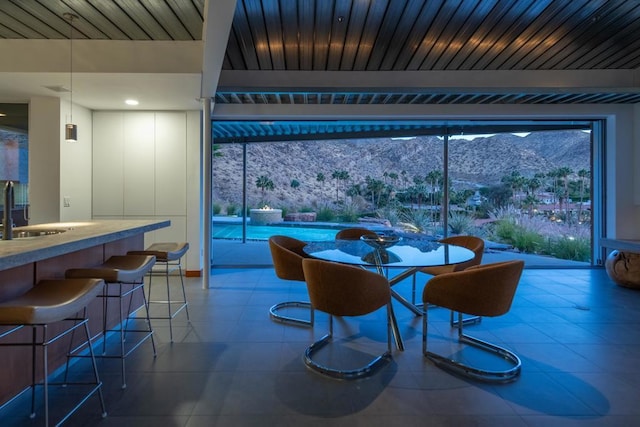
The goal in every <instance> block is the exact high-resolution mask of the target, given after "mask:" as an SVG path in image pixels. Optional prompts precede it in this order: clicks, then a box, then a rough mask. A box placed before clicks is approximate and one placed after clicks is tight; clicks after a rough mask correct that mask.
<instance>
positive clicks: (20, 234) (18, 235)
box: [0, 230, 67, 239]
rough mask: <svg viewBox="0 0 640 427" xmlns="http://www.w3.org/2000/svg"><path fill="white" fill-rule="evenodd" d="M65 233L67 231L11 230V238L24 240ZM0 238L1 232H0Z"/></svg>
mask: <svg viewBox="0 0 640 427" xmlns="http://www.w3.org/2000/svg"><path fill="white" fill-rule="evenodd" d="M65 231H67V230H13V232H12V236H13V238H14V239H24V238H27V237H41V236H51V235H54V234H60V233H64V232H65ZM0 236H2V231H0Z"/></svg>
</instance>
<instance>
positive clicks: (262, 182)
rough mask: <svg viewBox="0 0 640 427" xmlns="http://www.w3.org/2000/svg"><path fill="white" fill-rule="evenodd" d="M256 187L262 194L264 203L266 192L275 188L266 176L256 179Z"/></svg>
mask: <svg viewBox="0 0 640 427" xmlns="http://www.w3.org/2000/svg"><path fill="white" fill-rule="evenodd" d="M256 187H258V188H259V189H260V191H261V192H262V200H263V201H264V199H265V195H266V192H267V190H273V189H274V188H275V184H274V183H273V181H272V180H271V178H269V177H268V176H266V175H260V176H259V177H258V178H256Z"/></svg>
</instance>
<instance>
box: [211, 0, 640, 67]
mask: <svg viewBox="0 0 640 427" xmlns="http://www.w3.org/2000/svg"><path fill="white" fill-rule="evenodd" d="M639 47H640V2H638V1H637V0H635V1H629V0H333V1H331V0H298V1H295V0H238V2H237V5H236V13H235V18H234V21H233V28H232V32H231V35H230V39H229V46H228V48H227V55H226V60H225V64H224V67H225V69H229V70H309V71H310V70H330V71H393V70H395V71H404V70H413V71H415V70H584V69H635V68H637V67H638V66H640V49H639Z"/></svg>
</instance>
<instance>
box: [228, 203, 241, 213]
mask: <svg viewBox="0 0 640 427" xmlns="http://www.w3.org/2000/svg"><path fill="white" fill-rule="evenodd" d="M238 210H239V207H238V206H237V205H236V204H234V203H229V204H228V205H227V215H236V214H237V213H238Z"/></svg>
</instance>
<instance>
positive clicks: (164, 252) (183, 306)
mask: <svg viewBox="0 0 640 427" xmlns="http://www.w3.org/2000/svg"><path fill="white" fill-rule="evenodd" d="M188 250H189V243H187V242H181V243H175V242H163V243H154V244H152V245H151V246H149V247H148V248H147V249H145V250H143V251H129V252H128V254H129V255H152V256H155V257H156V266H159V267H160V268H158V269H156V268H154V269H153V270H152V271H150V272H149V290H148V294H147V302H148V303H149V305H151V304H165V305H166V306H167V314H166V315H158V316H151V317H150V318H151V319H164V320H169V337H170V340H171V342H173V325H172V320H173V318H174V317H176V315H177V314H178V313H180V312H181V311H182V310H184V311H185V313H186V315H187V322H189V321H190V319H189V307H188V302H187V294H186V292H185V290H184V278H183V274H182V257H183V256H184V254H186V253H187V251H188ZM176 269H177V270H178V275H179V276H180V285H181V288H182V300H172V299H171V287H170V286H169V274H170V273H171V272H173V271H175V270H176ZM154 274H158V275H164V277H165V284H166V287H167V290H166V291H167V299H166V300H161V299H153V298H151V278H152V276H153V275H154ZM172 304H173V308H172V307H171V305H172Z"/></svg>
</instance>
